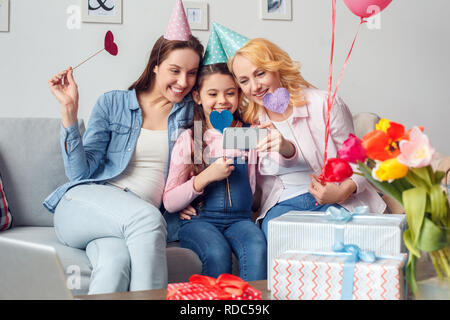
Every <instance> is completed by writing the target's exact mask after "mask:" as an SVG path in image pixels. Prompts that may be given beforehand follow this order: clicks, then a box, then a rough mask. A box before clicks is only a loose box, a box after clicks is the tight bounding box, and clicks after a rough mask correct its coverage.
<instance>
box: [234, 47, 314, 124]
mask: <svg viewBox="0 0 450 320" xmlns="http://www.w3.org/2000/svg"><path fill="white" fill-rule="evenodd" d="M237 55H241V56H243V57H245V58H247V59H248V60H249V61H250V62H251V63H253V64H254V65H255V66H256V67H258V68H261V69H263V70H264V71H269V72H278V74H279V76H280V81H281V86H282V87H284V88H286V89H287V90H288V91H289V94H290V96H291V99H290V102H289V103H290V104H291V105H293V106H295V107H300V106H304V105H305V104H306V103H307V101H306V100H305V97H304V95H303V93H302V89H304V88H310V87H313V86H312V85H311V84H310V83H309V82H307V81H306V80H305V79H303V77H302V75H301V73H300V63H299V62H295V61H292V59H291V57H289V55H288V54H287V52H286V51H284V50H282V49H281V48H280V47H278V46H277V45H276V44H274V43H273V42H271V41H269V40H266V39H263V38H256V39H252V40H250V41H249V42H247V44H245V45H244V46H243V47H242V48H241V49H239V50H238V51H237V52H236V54H235V55H234V56H233V57H232V58H231V59H230V60H229V61H228V68H229V69H230V71H231V72H232V73H233V75H234V71H233V62H234V58H235V57H236V56H237ZM243 106H244V110H243V111H244V112H243V114H242V119H243V120H244V121H245V122H247V123H254V122H256V120H257V117H258V113H259V112H260V111H261V110H262V109H261V108H263V106H261V105H259V104H257V103H255V102H253V101H249V100H248V99H246V101H243Z"/></svg>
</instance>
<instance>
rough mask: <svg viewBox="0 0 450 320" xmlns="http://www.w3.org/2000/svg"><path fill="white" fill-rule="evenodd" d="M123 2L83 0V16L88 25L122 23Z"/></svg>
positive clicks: (118, 0)
mask: <svg viewBox="0 0 450 320" xmlns="http://www.w3.org/2000/svg"><path fill="white" fill-rule="evenodd" d="M122 2H123V0H81V4H82V5H81V16H82V21H83V22H88V23H122Z"/></svg>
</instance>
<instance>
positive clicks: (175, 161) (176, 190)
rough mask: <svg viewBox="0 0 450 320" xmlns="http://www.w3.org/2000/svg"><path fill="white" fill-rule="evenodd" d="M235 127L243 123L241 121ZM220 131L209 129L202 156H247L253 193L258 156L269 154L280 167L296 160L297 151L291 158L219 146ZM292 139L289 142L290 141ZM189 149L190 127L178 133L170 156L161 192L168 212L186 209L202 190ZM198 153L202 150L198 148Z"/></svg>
mask: <svg viewBox="0 0 450 320" xmlns="http://www.w3.org/2000/svg"><path fill="white" fill-rule="evenodd" d="M238 126H242V124H241V123H240V124H239V125H238ZM222 137H223V136H222V134H221V133H220V132H218V131H216V130H212V129H209V130H207V131H206V132H205V135H204V137H203V139H204V141H205V143H206V145H207V148H205V149H206V151H205V152H206V154H205V158H206V159H208V158H219V157H223V156H226V157H230V158H231V157H243V156H245V157H247V159H248V176H249V180H250V187H251V189H252V193H255V188H256V170H257V169H258V162H259V157H270V158H271V159H273V160H275V161H276V162H277V163H279V164H280V165H281V166H284V167H289V166H292V165H294V164H295V163H296V162H297V161H298V153H297V150H295V153H294V155H293V156H292V157H290V158H285V157H283V156H281V155H280V154H279V153H278V152H261V153H258V152H257V151H256V150H255V149H251V150H249V151H241V150H237V149H226V150H224V149H223V148H222ZM291 142H292V141H291ZM192 150H194V139H193V134H192V130H191V129H187V130H185V131H184V132H183V133H181V134H180V136H179V137H178V140H177V141H176V143H175V145H174V147H173V151H172V156H171V159H170V166H169V174H168V176H167V182H166V186H165V190H164V195H163V203H164V207H165V208H166V210H167V211H168V212H178V211H181V210H183V209H184V208H186V207H187V206H188V205H189V204H190V203H191V202H192V201H194V200H195V198H197V197H198V196H199V195H201V194H203V191H202V192H197V191H196V190H195V189H194V174H193V172H192V171H191V170H190V168H191V164H192ZM198 152H201V150H199V151H198Z"/></svg>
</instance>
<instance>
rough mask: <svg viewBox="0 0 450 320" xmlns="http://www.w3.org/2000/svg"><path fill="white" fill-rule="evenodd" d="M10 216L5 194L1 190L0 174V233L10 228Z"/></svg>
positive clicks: (0, 179) (0, 176) (0, 177)
mask: <svg viewBox="0 0 450 320" xmlns="http://www.w3.org/2000/svg"><path fill="white" fill-rule="evenodd" d="M11 224H12V216H11V212H10V211H9V206H8V200H6V194H5V191H4V188H3V179H2V175H1V173H0V231H4V230H8V229H9V228H11Z"/></svg>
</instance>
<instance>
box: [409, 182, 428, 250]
mask: <svg viewBox="0 0 450 320" xmlns="http://www.w3.org/2000/svg"><path fill="white" fill-rule="evenodd" d="M426 204H427V191H426V189H425V188H412V189H409V190H406V191H403V208H405V213H406V220H407V222H408V226H409V228H410V229H411V233H412V239H413V244H414V247H415V246H416V245H417V241H418V240H419V235H420V229H421V228H422V223H423V218H424V216H425V206H426Z"/></svg>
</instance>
